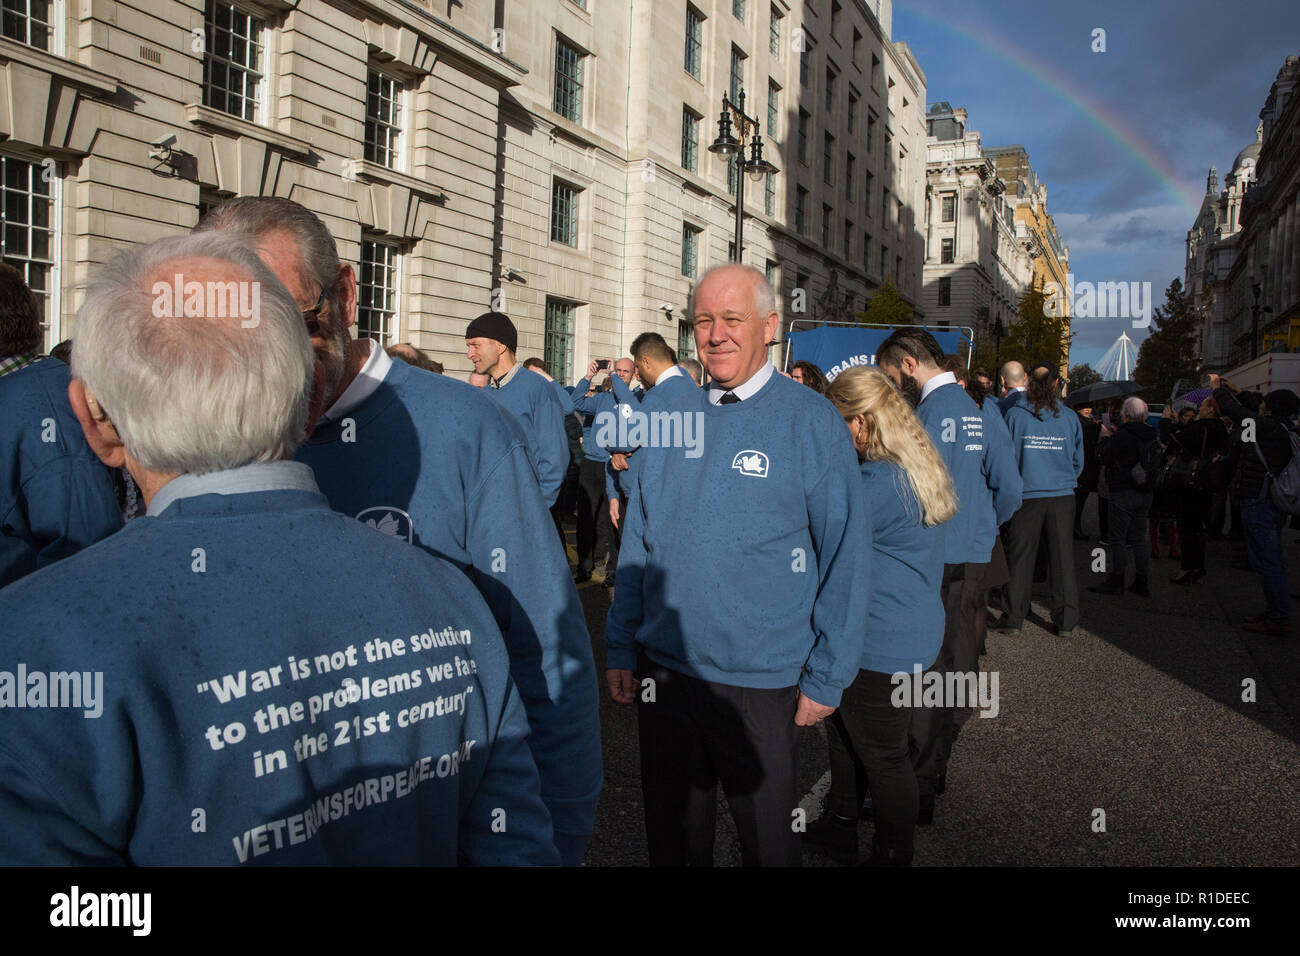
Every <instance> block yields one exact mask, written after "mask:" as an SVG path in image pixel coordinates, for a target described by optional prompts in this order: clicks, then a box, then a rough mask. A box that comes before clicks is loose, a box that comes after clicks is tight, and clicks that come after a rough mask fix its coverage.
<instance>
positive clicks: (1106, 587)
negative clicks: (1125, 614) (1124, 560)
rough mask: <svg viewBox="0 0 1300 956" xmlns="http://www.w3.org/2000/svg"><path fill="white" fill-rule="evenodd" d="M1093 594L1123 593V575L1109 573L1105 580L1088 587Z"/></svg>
mask: <svg viewBox="0 0 1300 956" xmlns="http://www.w3.org/2000/svg"><path fill="white" fill-rule="evenodd" d="M1088 590H1089V591H1091V592H1093V593H1094V594H1120V595H1122V594H1123V593H1124V575H1122V574H1119V573H1111V574H1109V575H1107V576H1106V580H1105V581H1103V582H1102V583H1101V584H1094V585H1093V586H1092V587H1090V588H1088Z"/></svg>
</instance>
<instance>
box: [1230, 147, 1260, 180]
mask: <svg viewBox="0 0 1300 956" xmlns="http://www.w3.org/2000/svg"><path fill="white" fill-rule="evenodd" d="M1258 160H1259V143H1258V142H1254V143H1251V144H1250V145H1249V146H1247V147H1246V148H1245V149H1243V150H1242V151H1241V152H1240V153H1238V154H1237V158H1236V159H1234V160H1233V161H1232V171H1233V172H1234V173H1235V172H1236V171H1237V170H1238V169H1240V168H1241V167H1242V164H1243V163H1245V162H1247V161H1249V162H1250V165H1252V166H1254V165H1255V163H1256V162H1257V161H1258Z"/></svg>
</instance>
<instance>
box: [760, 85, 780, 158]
mask: <svg viewBox="0 0 1300 956" xmlns="http://www.w3.org/2000/svg"><path fill="white" fill-rule="evenodd" d="M780 128H781V88H780V87H779V86H777V85H776V84H775V83H773V82H772V81H771V80H768V81H767V129H766V130H764V132H765V133H767V138H768V139H770V140H771V141H772V142H774V143H779V142H780V141H781V137H780V135H779V134H778V131H779V130H780Z"/></svg>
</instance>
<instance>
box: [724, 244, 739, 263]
mask: <svg viewBox="0 0 1300 956" xmlns="http://www.w3.org/2000/svg"><path fill="white" fill-rule="evenodd" d="M727 261H728V262H739V261H740V260H739V259H737V258H736V242H735V240H734V239H733V240H732V241H731V242H729V243H727Z"/></svg>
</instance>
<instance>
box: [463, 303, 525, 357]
mask: <svg viewBox="0 0 1300 956" xmlns="http://www.w3.org/2000/svg"><path fill="white" fill-rule="evenodd" d="M465 338H467V339H492V340H493V341H495V342H500V343H501V344H502V345H504V346H505V347H506V348H508V349H509V350H510V351H512V352H513V351H515V348H516V346H518V345H519V333H518V332H517V331H516V330H515V324H514V323H513V322H511V321H510V317H509V316H508V315H506V314H505V313H504V312H484V313H483V314H482V315H480V316H479V317H478V318H477V319H475V320H474V321H473V322H471V323H470V324H469V328H467V329H466V330H465Z"/></svg>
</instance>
